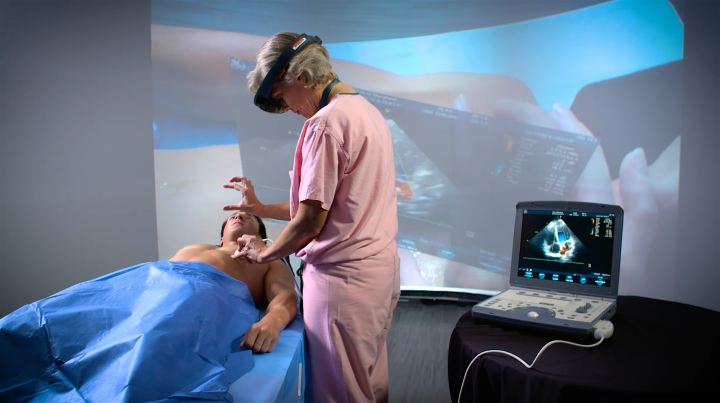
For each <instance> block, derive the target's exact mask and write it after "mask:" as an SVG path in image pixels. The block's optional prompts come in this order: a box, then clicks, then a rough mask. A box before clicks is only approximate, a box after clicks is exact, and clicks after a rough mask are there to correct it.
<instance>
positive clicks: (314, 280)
mask: <svg viewBox="0 0 720 403" xmlns="http://www.w3.org/2000/svg"><path fill="white" fill-rule="evenodd" d="M392 246H394V244H392ZM399 270H400V258H399V257H398V256H397V252H396V251H395V249H394V248H392V249H390V248H386V249H383V251H382V252H380V253H378V254H377V255H375V256H371V257H369V258H366V259H363V260H361V261H352V262H343V263H338V264H318V265H310V264H308V265H307V266H306V267H305V270H304V271H303V310H304V312H303V317H304V319H305V334H306V336H307V343H308V361H309V363H308V369H309V376H310V379H309V381H310V382H312V389H311V392H310V394H309V395H307V396H306V399H307V401H310V402H313V403H322V402H343V403H344V402H347V403H355V402H387V401H388V361H387V348H386V345H385V339H386V337H387V333H388V329H389V328H390V321H391V320H392V314H393V311H394V310H395V306H396V305H397V301H398V298H399V297H400V271H399Z"/></svg>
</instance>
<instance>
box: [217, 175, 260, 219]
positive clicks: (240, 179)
mask: <svg viewBox="0 0 720 403" xmlns="http://www.w3.org/2000/svg"><path fill="white" fill-rule="evenodd" d="M223 187H224V188H226V189H235V190H237V191H238V192H240V203H238V204H229V205H227V206H224V207H223V210H225V211H230V210H240V211H243V212H245V213H249V214H253V215H256V216H260V215H261V214H260V213H261V211H262V209H263V207H265V206H264V205H263V204H262V203H260V201H259V200H258V198H257V196H255V188H254V187H253V185H252V183H251V182H250V179H248V178H246V177H244V176H233V177H232V178H230V183H225V184H224V185H223Z"/></svg>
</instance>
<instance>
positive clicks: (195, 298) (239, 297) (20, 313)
mask: <svg viewBox="0 0 720 403" xmlns="http://www.w3.org/2000/svg"><path fill="white" fill-rule="evenodd" d="M257 320H258V310H257V309H256V308H255V304H254V303H253V299H252V297H251V295H250V292H249V291H248V288H247V286H246V285H245V284H244V283H242V282H240V281H237V280H235V279H233V278H232V277H230V276H229V275H227V274H225V273H223V272H221V271H220V270H218V269H216V268H214V267H212V266H210V265H208V264H205V263H202V262H170V261H159V262H151V263H143V264H140V265H137V266H133V267H129V268H127V269H123V270H120V271H117V272H114V273H111V274H108V275H106V276H103V277H100V278H97V279H95V280H91V281H87V282H84V283H80V284H77V285H75V286H72V287H70V288H68V289H66V290H64V291H61V292H59V293H57V294H55V295H52V296H50V297H48V298H45V299H42V300H40V301H37V302H34V303H32V304H29V305H26V306H24V307H22V308H20V309H18V310H17V311H15V312H13V313H11V314H9V315H8V316H6V317H4V318H2V319H0V351H1V352H2V354H1V355H2V358H3V360H2V361H3V362H2V365H0V401H3V402H6V401H22V402H26V401H27V402H30V401H67V402H74V401H84V402H102V403H104V402H111V401H125V402H137V401H163V400H168V401H193V400H203V401H232V397H231V396H230V395H229V393H228V388H229V384H230V383H232V382H234V381H235V380H237V379H238V378H240V377H241V376H242V375H244V374H245V373H247V372H248V371H250V370H251V369H252V368H253V365H254V364H253V357H252V351H250V350H246V351H241V350H240V348H239V344H240V340H241V337H242V336H243V334H244V333H245V332H246V331H247V330H248V328H249V327H250V325H252V324H253V323H255V322H256V321H257Z"/></svg>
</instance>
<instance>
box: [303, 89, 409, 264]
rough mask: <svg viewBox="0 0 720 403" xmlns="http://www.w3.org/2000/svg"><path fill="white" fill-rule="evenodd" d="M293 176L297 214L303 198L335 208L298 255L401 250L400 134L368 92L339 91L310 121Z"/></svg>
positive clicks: (352, 255) (340, 258)
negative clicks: (396, 141) (396, 139)
mask: <svg viewBox="0 0 720 403" xmlns="http://www.w3.org/2000/svg"><path fill="white" fill-rule="evenodd" d="M290 179H291V187H290V216H291V217H295V214H296V213H297V210H298V205H299V204H300V202H302V201H303V200H317V201H319V202H321V203H322V208H323V209H324V210H328V216H327V221H326V222H325V226H324V227H323V229H322V231H321V232H320V235H318V236H317V237H316V238H315V239H313V240H312V241H311V242H310V243H309V244H308V245H307V246H306V247H305V248H303V249H302V250H300V251H299V252H298V253H296V255H297V256H298V257H300V258H301V259H303V260H305V261H306V262H307V263H310V264H326V263H339V262H346V261H351V260H360V259H364V258H366V257H369V256H374V255H376V254H378V253H379V252H381V251H382V250H383V249H384V248H385V247H388V246H390V247H392V248H393V250H394V251H396V250H397V246H396V245H395V235H396V234H397V230H398V222H397V196H396V194H395V166H394V160H393V144H392V136H391V135H390V128H389V127H388V125H387V123H386V122H385V118H384V117H383V116H382V114H381V113H380V111H378V110H377V108H375V107H374V106H373V105H372V104H371V103H370V102H368V101H367V100H366V99H365V98H363V97H362V96H360V95H351V94H339V95H336V96H335V97H333V98H332V100H331V101H330V103H329V104H328V105H327V106H325V107H324V108H322V109H321V110H319V111H318V112H317V113H316V114H315V115H314V116H313V117H311V118H310V119H308V120H307V121H306V122H305V125H304V126H303V130H302V133H301V134H300V138H299V140H298V144H297V148H296V149H295V161H294V163H293V170H292V171H290ZM391 244H392V245H391Z"/></svg>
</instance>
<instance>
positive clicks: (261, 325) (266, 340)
mask: <svg viewBox="0 0 720 403" xmlns="http://www.w3.org/2000/svg"><path fill="white" fill-rule="evenodd" d="M280 330H282V323H280V321H278V320H277V319H275V318H273V317H271V316H267V315H266V316H265V317H263V318H262V319H260V321H259V322H257V323H254V324H253V325H252V326H250V329H248V331H247V332H245V335H244V336H243V338H242V340H240V347H247V348H251V349H252V351H253V352H254V353H269V352H270V351H273V349H274V348H275V344H276V343H277V341H278V339H279V338H280Z"/></svg>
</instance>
